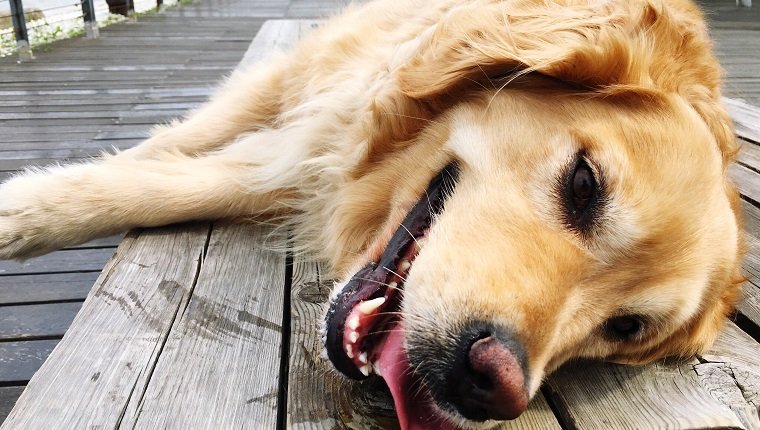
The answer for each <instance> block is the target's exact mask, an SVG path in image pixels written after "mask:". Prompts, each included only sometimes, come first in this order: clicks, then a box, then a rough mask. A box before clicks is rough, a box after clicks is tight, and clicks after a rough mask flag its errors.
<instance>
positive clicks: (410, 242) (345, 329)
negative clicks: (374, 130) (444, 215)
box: [325, 164, 458, 430]
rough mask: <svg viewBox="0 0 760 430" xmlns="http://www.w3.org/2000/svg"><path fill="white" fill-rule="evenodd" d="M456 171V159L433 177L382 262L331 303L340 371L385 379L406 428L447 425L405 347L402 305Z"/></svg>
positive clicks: (328, 331) (330, 345) (328, 343)
mask: <svg viewBox="0 0 760 430" xmlns="http://www.w3.org/2000/svg"><path fill="white" fill-rule="evenodd" d="M457 174H458V168H457V166H456V164H450V165H448V166H447V167H446V168H444V169H443V170H442V171H441V172H440V173H439V174H438V175H437V176H436V177H435V178H433V180H432V181H431V182H430V185H429V186H428V189H427V191H426V193H425V195H423V196H422V198H421V199H420V200H419V201H418V202H417V204H416V205H415V206H414V207H413V208H412V210H411V211H410V212H409V214H408V215H407V216H406V218H405V219H404V222H403V223H402V225H401V226H399V228H398V229H397V230H396V232H395V233H394V234H393V237H392V238H391V240H390V242H389V243H388V246H387V247H386V248H385V251H384V252H383V254H382V256H381V258H380V261H379V262H371V263H369V264H367V265H366V266H365V267H364V268H362V269H361V270H359V271H358V272H357V273H356V274H355V275H354V276H353V277H352V278H351V280H350V281H349V282H348V283H347V284H346V285H345V286H344V287H343V289H342V291H340V293H338V295H337V296H336V297H335V298H334V300H333V301H332V302H331V303H330V308H329V310H328V312H327V317H326V324H325V347H326V349H327V354H328V357H329V358H330V360H331V361H332V363H333V365H334V366H335V368H336V369H337V370H339V371H340V372H342V373H344V374H345V375H346V376H348V377H350V378H353V379H363V378H366V377H367V376H369V375H370V374H372V373H375V374H377V375H379V376H381V377H382V378H383V379H385V381H386V383H387V384H388V387H389V388H390V391H391V394H392V395H393V399H394V403H395V405H396V412H397V414H398V417H399V421H400V423H401V426H402V429H404V430H406V429H410V430H411V429H415V430H416V429H427V428H446V427H450V425H448V424H445V423H442V422H441V423H439V422H438V421H440V418H437V417H438V414H436V413H435V412H434V411H433V409H432V404H431V400H430V399H428V398H425V397H424V390H421V389H420V386H419V384H420V381H415V380H414V375H413V369H412V368H411V366H410V364H409V360H408V357H407V354H406V351H405V349H404V328H403V327H404V322H403V321H402V319H401V317H400V313H399V310H400V308H401V301H402V298H403V294H402V292H403V287H404V280H405V279H406V276H407V273H408V272H409V270H410V269H411V266H412V264H413V263H414V259H415V257H416V256H417V254H418V252H419V251H420V249H421V248H422V246H423V245H424V242H425V240H426V236H427V233H428V231H429V229H430V227H431V223H432V221H433V218H434V217H435V216H436V215H438V214H439V213H440V212H441V211H442V210H443V203H444V201H445V199H446V197H448V195H449V194H450V193H451V192H452V190H453V187H454V182H455V180H456V177H457Z"/></svg>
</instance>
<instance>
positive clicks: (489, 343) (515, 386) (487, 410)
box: [458, 334, 528, 421]
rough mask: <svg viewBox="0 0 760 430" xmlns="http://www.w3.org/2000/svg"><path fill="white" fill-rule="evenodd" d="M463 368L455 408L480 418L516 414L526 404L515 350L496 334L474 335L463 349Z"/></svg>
mask: <svg viewBox="0 0 760 430" xmlns="http://www.w3.org/2000/svg"><path fill="white" fill-rule="evenodd" d="M466 360H467V372H466V375H465V377H464V378H463V379H462V380H461V382H460V384H459V390H458V391H459V396H460V401H459V402H458V409H459V411H460V412H461V413H462V415H464V416H465V417H467V418H469V419H472V420H478V421H484V420H487V419H496V420H508V419H514V418H517V417H518V416H519V415H520V414H521V413H522V412H524V411H525V409H526V408H527V406H528V393H527V392H526V389H525V377H524V375H523V369H522V366H521V364H520V362H519V360H518V359H517V358H516V357H515V354H514V353H513V352H512V351H511V350H510V349H509V347H507V345H505V344H504V343H503V342H501V341H500V340H498V339H497V338H496V337H494V336H492V335H490V334H487V335H485V336H478V337H477V338H476V340H475V342H473V343H472V344H471V345H470V347H469V349H468V350H467V356H466Z"/></svg>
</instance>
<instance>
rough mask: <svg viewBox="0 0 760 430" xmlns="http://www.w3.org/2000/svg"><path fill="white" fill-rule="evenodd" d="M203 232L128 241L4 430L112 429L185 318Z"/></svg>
mask: <svg viewBox="0 0 760 430" xmlns="http://www.w3.org/2000/svg"><path fill="white" fill-rule="evenodd" d="M207 237H208V226H207V225H205V224H202V225H196V226H187V225H184V226H175V227H167V228H163V229H157V230H151V231H144V232H141V233H131V234H130V235H128V236H127V237H126V238H125V239H124V241H123V242H122V244H121V245H120V246H119V249H118V250H117V252H116V254H115V255H114V257H113V258H112V260H111V261H110V262H109V263H108V265H107V266H106V268H105V269H104V270H103V273H102V275H101V276H100V278H99V279H98V282H97V283H96V285H95V287H94V288H93V290H92V292H91V293H90V295H89V297H88V299H87V301H86V302H85V304H84V306H83V308H82V311H81V312H80V313H79V315H78V316H77V318H76V320H75V321H74V323H73V324H72V329H71V330H69V332H68V334H67V335H66V336H65V337H64V339H63V340H62V341H61V343H60V344H59V345H58V346H57V347H56V349H55V350H54V351H53V353H52V354H51V356H50V358H49V359H48V361H47V362H46V363H45V364H44V365H43V366H42V368H41V369H40V370H39V371H38V372H37V373H36V374H35V375H34V377H33V378H32V380H31V381H30V382H29V385H28V387H27V389H26V391H25V392H24V394H22V396H21V398H20V399H19V401H18V403H17V405H16V407H15V408H14V410H13V411H12V412H11V414H10V415H9V416H8V418H7V419H6V421H5V422H4V423H3V426H2V428H3V429H22V428H23V429H49V428H50V426H51V423H55V425H56V426H57V427H58V428H72V429H73V428H117V426H118V424H119V423H120V422H121V420H122V415H123V413H124V411H125V409H126V408H127V405H129V404H132V403H139V400H140V399H139V397H140V393H141V392H142V391H143V390H144V388H145V386H146V385H147V383H148V380H149V377H150V374H151V372H152V370H153V368H154V366H155V363H156V360H157V359H158V357H159V356H160V355H161V352H162V345H163V344H164V341H165V339H166V338H167V336H168V333H169V329H170V328H171V327H172V324H173V322H174V320H175V318H176V317H177V314H178V313H179V312H181V311H182V310H184V309H185V308H186V306H187V301H188V298H189V295H190V292H191V290H192V288H193V286H194V280H195V277H196V273H197V270H198V267H199V265H200V259H201V256H202V254H203V251H204V249H205V245H206V241H207Z"/></svg>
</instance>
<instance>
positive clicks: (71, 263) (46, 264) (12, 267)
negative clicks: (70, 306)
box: [0, 248, 114, 275]
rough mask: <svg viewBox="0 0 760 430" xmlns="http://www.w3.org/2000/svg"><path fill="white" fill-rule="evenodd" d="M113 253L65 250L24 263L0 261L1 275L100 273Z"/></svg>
mask: <svg viewBox="0 0 760 430" xmlns="http://www.w3.org/2000/svg"><path fill="white" fill-rule="evenodd" d="M113 252H114V250H113V248H93V249H64V250H61V251H56V252H52V253H50V254H47V255H43V256H41V257H35V258H30V259H29V260H26V261H24V262H18V261H7V260H5V261H0V275H16V274H18V275H22V274H26V275H28V274H33V273H63V272H83V271H98V270H101V269H102V268H103V265H104V264H105V263H106V261H108V259H109V258H111V255H113Z"/></svg>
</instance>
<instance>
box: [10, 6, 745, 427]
mask: <svg viewBox="0 0 760 430" xmlns="http://www.w3.org/2000/svg"><path fill="white" fill-rule="evenodd" d="M711 50H712V48H711V42H710V40H709V38H708V34H707V28H706V25H705V22H704V21H703V18H702V15H701V13H700V11H699V10H698V9H697V8H696V7H695V6H694V5H693V4H692V3H690V2H689V1H688V0H670V1H664V0H378V1H375V2H372V3H368V4H365V5H363V6H356V7H351V8H349V9H348V10H347V11H346V12H344V13H343V14H342V15H340V16H337V17H335V18H334V19H332V20H331V21H329V22H328V23H327V24H325V25H324V26H323V27H322V28H320V29H318V30H315V31H314V32H313V33H312V34H310V35H309V36H308V37H307V38H306V39H305V40H303V41H301V42H300V43H299V44H298V45H297V46H296V47H295V48H294V49H293V50H292V51H291V52H289V53H288V54H286V55H281V56H279V57H277V58H274V59H272V60H269V61H267V62H265V63H263V64H258V65H256V66H254V67H252V68H251V69H250V70H248V71H246V72H237V73H235V74H234V75H233V76H232V77H231V78H230V79H229V80H228V81H227V82H226V84H225V85H224V86H223V87H222V88H221V89H220V90H219V92H218V93H217V94H216V96H215V97H213V98H212V99H211V100H210V101H209V102H208V103H207V104H206V105H205V106H203V107H202V108H200V109H198V110H197V111H195V112H193V113H192V114H191V115H190V116H188V117H187V118H186V119H185V120H183V121H181V122H178V123H176V124H173V125H172V126H170V127H164V128H161V129H158V130H157V131H156V132H155V134H154V135H153V137H151V138H150V139H148V140H147V141H145V142H144V143H142V144H140V145H138V146H136V147H134V148H132V149H129V150H126V151H123V152H120V153H117V154H113V155H106V156H103V157H102V158H100V159H98V160H95V161H93V162H91V163H87V164H77V165H71V166H64V167H60V166H58V167H51V168H46V169H42V170H33V171H28V172H25V173H23V174H21V175H19V176H17V177H14V178H12V179H11V180H9V181H8V182H7V183H5V184H3V185H2V187H1V188H0V210H1V213H0V215H1V216H0V247H1V248H0V256H2V257H4V258H24V257H28V256H32V255H37V254H41V253H44V252H48V251H51V250H54V249H56V248H60V247H63V246H67V245H72V244H75V243H79V242H84V241H87V240H89V239H92V238H94V237H97V236H103V235H109V234H113V233H114V232H118V231H123V230H127V229H130V228H133V227H150V226H159V225H163V224H168V223H174V222H178V221H186V220H193V219H218V218H239V217H250V216H255V217H257V218H266V217H275V218H276V219H278V220H282V222H284V223H286V224H285V225H287V226H288V228H290V229H291V231H292V234H293V236H294V238H295V241H296V243H297V247H298V248H299V249H303V250H304V252H311V253H313V254H314V255H316V256H318V257H319V258H321V259H322V260H324V261H325V262H326V263H327V264H328V265H329V267H330V268H332V271H333V274H334V276H335V277H336V278H337V279H339V280H340V281H339V282H337V283H336V287H335V291H334V293H333V295H332V297H331V301H330V304H329V309H328V310H327V314H326V318H325V323H324V333H323V337H324V341H325V350H326V353H327V355H328V357H329V358H330V360H331V362H332V364H333V365H334V366H335V368H336V369H337V370H338V371H340V372H341V373H343V374H345V375H346V376H347V377H350V378H355V379H361V378H365V377H368V375H370V374H377V375H380V376H381V377H383V378H384V379H385V380H386V382H387V383H388V386H389V388H390V390H391V393H392V394H393V396H394V400H395V403H396V408H397V412H398V415H399V419H400V421H401V424H402V427H403V428H404V429H422V428H435V429H447V428H464V429H486V428H491V427H493V426H494V425H496V424H498V422H499V421H500V420H509V419H513V418H515V417H517V416H519V415H520V414H521V413H522V412H523V411H524V410H525V409H526V407H527V405H528V402H529V400H530V399H531V397H532V396H533V395H534V394H535V393H536V391H537V390H538V388H539V386H540V384H541V381H542V379H543V378H544V376H545V375H547V374H548V373H549V372H551V371H552V370H553V369H556V368H557V367H558V366H560V365H561V364H562V363H564V362H566V361H567V360H570V359H574V358H580V357H588V358H595V359H603V360H610V361H613V362H619V363H647V362H650V361H652V360H656V359H658V358H662V357H667V356H678V357H688V356H691V355H693V354H695V353H698V352H700V351H702V350H704V349H705V348H707V347H709V346H710V344H711V342H712V341H713V339H714V338H715V337H716V334H717V333H718V331H719V329H720V327H721V324H722V323H723V321H724V319H725V317H726V315H727V314H728V313H729V312H730V311H731V309H732V306H733V305H734V303H735V301H736V300H737V297H738V295H739V288H740V287H739V285H740V282H741V276H740V273H739V265H740V257H741V255H740V248H741V233H740V231H741V230H740V221H739V210H738V203H737V202H738V200H737V194H736V191H735V188H734V186H733V185H732V184H731V183H730V182H729V180H728V179H727V177H726V169H727V165H728V164H729V163H730V162H731V161H732V159H733V157H734V155H735V152H736V150H737V146H736V144H735V141H734V136H733V132H732V124H731V121H730V119H729V117H728V115H727V114H726V111H725V110H724V108H723V107H722V106H721V104H720V93H721V69H720V67H719V65H718V63H717V61H716V59H715V57H714V55H713V53H712V51H711Z"/></svg>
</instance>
